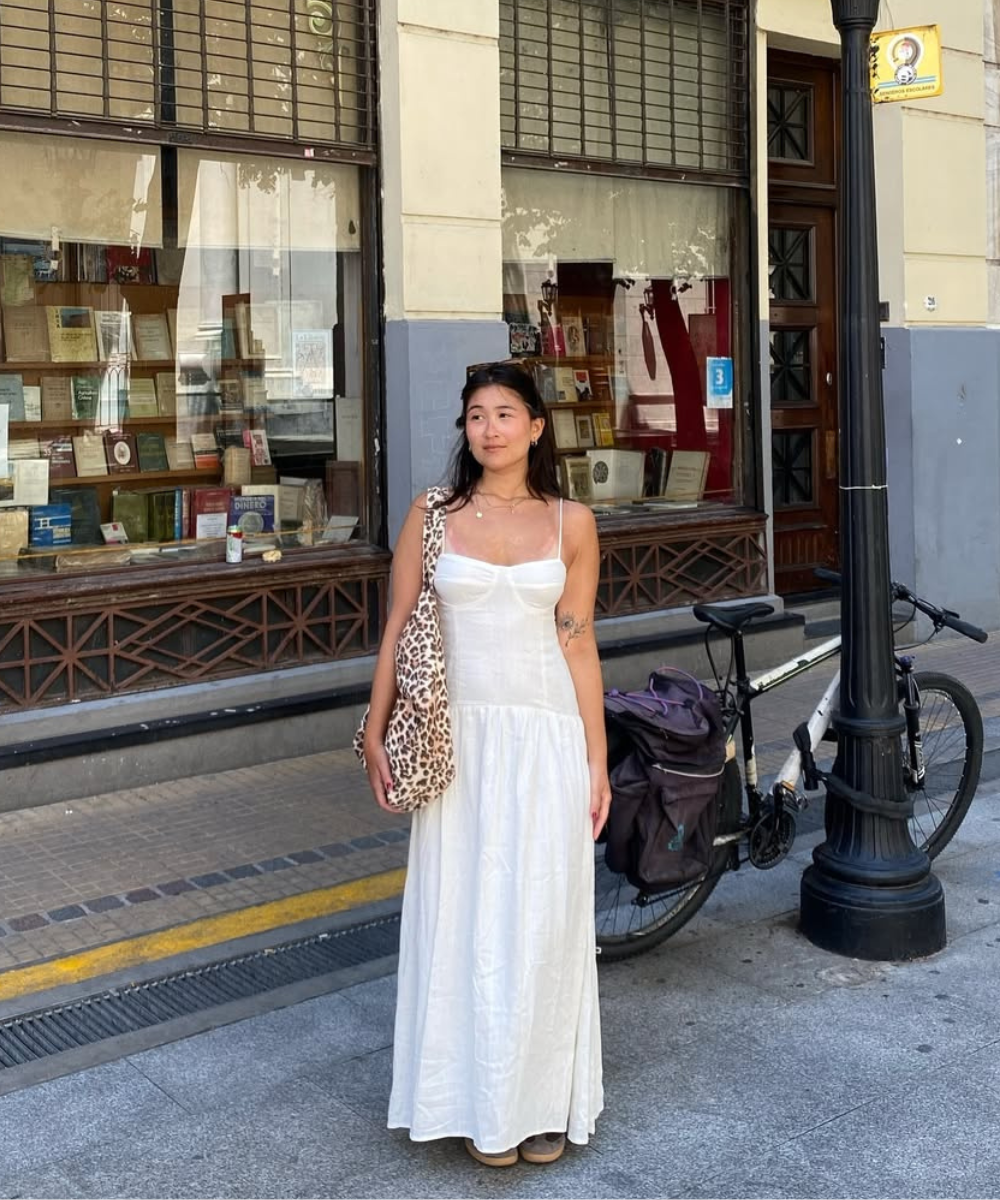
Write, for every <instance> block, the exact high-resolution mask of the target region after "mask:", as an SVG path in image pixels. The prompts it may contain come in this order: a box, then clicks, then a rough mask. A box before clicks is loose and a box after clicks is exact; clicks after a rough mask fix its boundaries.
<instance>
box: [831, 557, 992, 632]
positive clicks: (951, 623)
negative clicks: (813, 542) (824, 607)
mask: <svg viewBox="0 0 1000 1200" xmlns="http://www.w3.org/2000/svg"><path fill="white" fill-rule="evenodd" d="M814 574H815V575H816V578H817V579H822V580H823V582H824V583H833V584H836V585H837V587H840V584H841V582H842V580H841V575H840V572H839V571H829V570H827V569H826V567H816V569H815V571H814ZM892 598H893V600H902V601H905V603H907V604H912V605H913V606H914V608H918V609H919V610H920V611H921V612H922V613H923V614H924V615H925V616H928V617H930V619H931V621H932V622H933V623H934V627H935V629H943V628H945V627H947V628H948V629H954V630H955V632H956V633H961V634H962V635H963V636H965V637H967V638H971V639H972V641H974V642H985V641H987V640H988V638H989V634H988V633H987V632H986V630H985V629H980V628H979V626H978V625H972V624H970V623H969V622H968V621H963V620H962V618H961V617H960V616H959V615H958V613H957V612H952V611H951V610H950V609H947V608H938V607H937V605H936V604H931V603H930V601H929V600H921V598H920V597H919V596H918V595H917V594H916V593H915V592H911V591H910V589H909V588H908V587H907V586H906V585H905V584H903V583H896V582H895V581H893V583H892Z"/></svg>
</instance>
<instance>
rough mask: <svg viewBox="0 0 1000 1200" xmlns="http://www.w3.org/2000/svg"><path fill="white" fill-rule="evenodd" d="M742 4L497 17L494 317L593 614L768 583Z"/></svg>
mask: <svg viewBox="0 0 1000 1200" xmlns="http://www.w3.org/2000/svg"><path fill="white" fill-rule="evenodd" d="M748 22H749V12H748V6H747V4H746V3H744V2H743V0H705V2H703V3H698V4H687V3H671V4H663V3H660V2H658V0H635V2H633V3H630V4H608V3H606V2H603V0H591V2H586V0H585V2H583V3H572V4H570V3H561V2H559V0H553V2H551V3H549V2H548V0H545V2H543V0H504V2H502V3H501V5H500V52H501V60H500V65H501V81H500V87H501V93H500V94H501V139H502V145H503V176H502V186H503V211H502V244H503V316H504V321H505V322H506V324H507V329H508V338H509V353H510V355H511V357H513V358H516V359H518V360H519V361H521V362H522V363H523V364H524V365H525V366H526V367H527V368H528V369H529V370H531V371H532V373H533V375H534V378H535V381H536V383H537V385H538V387H539V390H540V391H541V393H542V396H543V398H544V399H545V400H546V402H547V403H548V405H549V407H550V414H551V420H552V424H553V429H554V433H555V439H556V445H557V450H558V454H559V457H560V464H561V469H562V473H563V486H564V489H565V491H566V494H568V495H569V496H571V497H573V498H575V499H580V500H584V501H586V502H587V503H589V504H591V505H592V506H593V508H594V511H595V513H596V514H597V517H598V525H599V530H600V535H601V546H602V551H603V554H602V578H601V587H600V593H599V615H601V616H604V617H609V616H617V615H624V614H630V613H642V612H651V611H656V610H662V609H669V608H675V607H678V606H683V605H689V604H691V603H693V602H695V601H704V600H718V599H724V598H730V597H735V596H745V595H753V594H758V593H761V592H763V591H765V590H766V557H765V550H764V540H763V531H764V522H765V519H764V516H763V513H762V512H761V511H760V508H761V505H760V503H759V497H758V481H759V475H760V472H759V462H758V456H759V447H758V439H757V437H756V435H755V430H757V429H758V428H759V406H758V403H757V398H756V396H755V384H756V372H755V370H754V369H753V366H752V364H753V362H754V361H755V359H756V357H757V354H758V353H759V350H758V347H757V346H756V345H755V344H754V331H755V328H756V322H755V321H754V320H753V319H752V318H751V312H752V309H751V301H752V296H753V290H752V287H751V276H750V263H751V254H750V250H751V237H750V203H749V198H750V192H749V182H750V173H749V172H750V152H749V134H748V130H749V82H748V71H749V33H748Z"/></svg>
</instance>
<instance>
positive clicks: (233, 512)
mask: <svg viewBox="0 0 1000 1200" xmlns="http://www.w3.org/2000/svg"><path fill="white" fill-rule="evenodd" d="M275 502H276V497H275V496H274V495H272V494H270V493H268V494H267V495H247V493H246V491H245V490H244V492H243V494H242V495H240V496H233V498H232V500H231V502H230V505H229V524H230V525H238V526H239V527H240V529H242V530H243V532H244V533H247V534H255V533H273V532H274V521H275Z"/></svg>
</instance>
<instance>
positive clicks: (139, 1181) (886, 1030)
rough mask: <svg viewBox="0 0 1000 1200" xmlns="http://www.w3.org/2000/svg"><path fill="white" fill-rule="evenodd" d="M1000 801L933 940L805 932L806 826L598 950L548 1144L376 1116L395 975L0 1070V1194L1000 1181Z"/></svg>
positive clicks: (761, 1188) (704, 1191)
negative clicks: (558, 1142)
mask: <svg viewBox="0 0 1000 1200" xmlns="http://www.w3.org/2000/svg"><path fill="white" fill-rule="evenodd" d="M998 813H1000V796H997V795H995V794H993V793H983V792H981V794H980V797H979V800H978V801H977V803H976V804H974V805H973V808H972V811H971V814H970V816H969V818H968V819H967V821H966V823H965V824H964V825H963V826H962V829H961V830H960V832H959V835H958V837H957V838H956V841H955V843H954V844H953V845H952V846H951V847H949V849H948V850H947V851H946V852H945V853H944V854H943V855H942V857H941V858H940V859H939V860H938V866H937V874H938V875H939V877H940V879H941V881H942V883H943V885H944V888H945V893H946V897H947V910H948V935H949V943H948V946H947V948H946V949H945V950H944V951H942V952H941V953H940V954H938V955H935V956H933V957H932V958H929V959H927V960H924V961H920V962H914V963H909V964H905V965H893V964H879V963H863V962H857V961H853V960H851V959H845V958H841V957H838V956H836V955H832V954H826V953H824V952H822V951H820V950H817V949H816V948H815V947H813V946H812V945H810V944H809V943H808V942H807V941H806V940H805V939H804V938H803V937H802V936H801V935H799V934H798V933H797V932H796V928H795V926H796V919H797V905H798V889H799V881H800V879H801V875H802V871H803V869H804V867H805V866H806V865H807V863H808V861H809V851H810V848H811V845H812V844H813V843H815V841H817V840H818V839H819V837H820V836H821V835H820V834H819V833H814V834H813V835H812V836H811V837H810V838H804V839H803V841H802V843H801V844H800V845H797V846H796V849H795V851H794V853H793V855H792V856H790V857H789V858H788V859H786V860H785V861H784V862H783V863H781V864H780V865H779V866H778V867H776V868H775V869H774V870H773V871H769V872H754V871H741V872H739V873H738V874H736V875H734V876H727V878H726V879H724V880H723V881H722V883H721V884H720V886H719V887H718V888H717V890H716V891H715V893H714V894H713V896H712V897H711V899H710V900H709V902H708V904H707V905H706V907H705V909H704V910H703V912H702V913H701V914H699V915H698V916H697V917H696V918H695V920H694V921H693V922H692V923H691V925H689V926H688V927H687V928H686V929H685V930H684V931H682V933H681V934H680V935H679V936H678V937H676V938H674V939H672V940H671V941H670V942H668V943H666V944H665V945H664V946H662V947H659V948H658V949H656V950H654V951H653V952H651V953H649V954H647V955H645V956H643V957H641V958H638V959H634V960H630V961H628V962H625V963H620V964H613V963H609V964H604V965H602V966H601V967H600V971H599V975H600V989H601V1010H602V1028H603V1041H604V1084H605V1111H604V1114H603V1115H602V1116H601V1118H600V1119H599V1120H598V1122H597V1131H596V1134H595V1136H594V1138H593V1139H592V1141H591V1142H590V1144H589V1146H587V1147H586V1148H579V1147H570V1149H569V1150H568V1151H567V1153H566V1155H565V1156H564V1158H563V1159H562V1160H560V1161H559V1162H558V1163H555V1164H554V1165H552V1166H548V1167H532V1166H530V1165H528V1164H524V1163H522V1164H519V1165H518V1166H516V1167H514V1168H512V1169H510V1170H506V1171H497V1170H491V1169H490V1168H488V1167H482V1166H479V1165H477V1164H475V1163H473V1162H472V1161H471V1159H469V1158H468V1157H467V1155H466V1154H465V1152H464V1151H463V1149H462V1147H461V1145H460V1143H459V1142H458V1141H457V1140H455V1139H449V1140H443V1141H438V1142H432V1143H429V1144H424V1145H417V1144H413V1143H411V1142H410V1141H409V1140H408V1138H407V1136H406V1134H405V1133H404V1132H401V1131H387V1130H386V1128H385V1122H386V1108H387V1103H388V1096H389V1086H390V1072H391V1062H392V1058H391V1042H392V1021H393V1006H394V1000H395V979H394V977H392V976H388V977H385V978H381V979H377V980H374V981H370V982H366V983H363V984H360V985H358V986H354V987H350V988H347V989H345V990H341V991H338V992H335V993H332V994H328V995H323V996H320V997H317V998H313V999H308V1000H305V1001H303V1002H301V1003H295V1004H294V1005H293V1006H292V1007H287V1008H283V1009H279V1010H276V1011H273V1012H268V1013H266V1015H263V1016H258V1017H255V1018H252V1019H248V1020H243V1021H240V1022H238V1023H236V1024H229V1025H226V1026H223V1027H220V1028H217V1029H213V1030H212V1031H211V1032H206V1033H200V1034H198V1035H197V1036H193V1037H188V1038H186V1039H185V1040H183V1041H174V1042H172V1043H170V1044H168V1045H160V1046H156V1047H155V1048H151V1049H145V1050H143V1051H142V1052H139V1053H131V1054H129V1056H128V1057H124V1058H120V1059H119V1060H118V1061H115V1062H109V1063H105V1064H104V1065H101V1066H97V1067H94V1068H93V1069H91V1070H86V1071H82V1072H80V1073H78V1074H74V1075H70V1076H66V1077H64V1078H60V1079H56V1080H54V1081H52V1082H49V1083H43V1084H41V1085H39V1086H36V1087H30V1088H27V1089H25V1090H22V1091H18V1092H15V1093H13V1094H11V1095H7V1096H0V1129H2V1130H3V1134H4V1149H3V1151H2V1152H0V1196H2V1197H15V1196H17V1197H27V1196H32V1197H43V1196H50V1197H51V1196H61V1197H74V1198H79V1200H85V1198H96V1197H119V1196H120V1197H138V1196H159V1197H166V1196H218V1197H223V1196H225V1197H230V1196H231V1197H241V1198H245V1197H265V1196H275V1197H293V1196H301V1197H352V1196H354V1197H358V1196H368V1197H462V1196H485V1197H495V1198H497V1200H500V1198H506V1197H512V1198H513V1197H522V1196H548V1197H580V1196H594V1197H596V1196H605V1197H667V1196H686V1197H747V1198H752V1197H931V1196H934V1197H938V1196H940V1197H945V1196H952V1197H983V1196H997V1195H998V1190H997V1181H998V1180H1000V1146H998V1143H997V1138H996V1111H997V1105H998V1103H1000V1043H998V1041H997V1028H996V979H997V973H998V965H997V964H998V962H1000V887H998V881H997V871H996V868H997V861H998V855H1000V824H998V817H997V814H998ZM314 865H315V864H314ZM152 907H153V905H152V904H150V905H149V908H152Z"/></svg>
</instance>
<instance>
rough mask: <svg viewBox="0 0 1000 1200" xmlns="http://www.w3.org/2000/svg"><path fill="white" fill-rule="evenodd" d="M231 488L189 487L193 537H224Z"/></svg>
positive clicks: (231, 492)
mask: <svg viewBox="0 0 1000 1200" xmlns="http://www.w3.org/2000/svg"><path fill="white" fill-rule="evenodd" d="M232 498H233V489H232V488H225V487H196V488H192V489H191V526H190V532H189V536H190V537H193V538H216V537H225V536H226V529H227V528H228V526H229V505H230V502H231V501H232Z"/></svg>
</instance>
